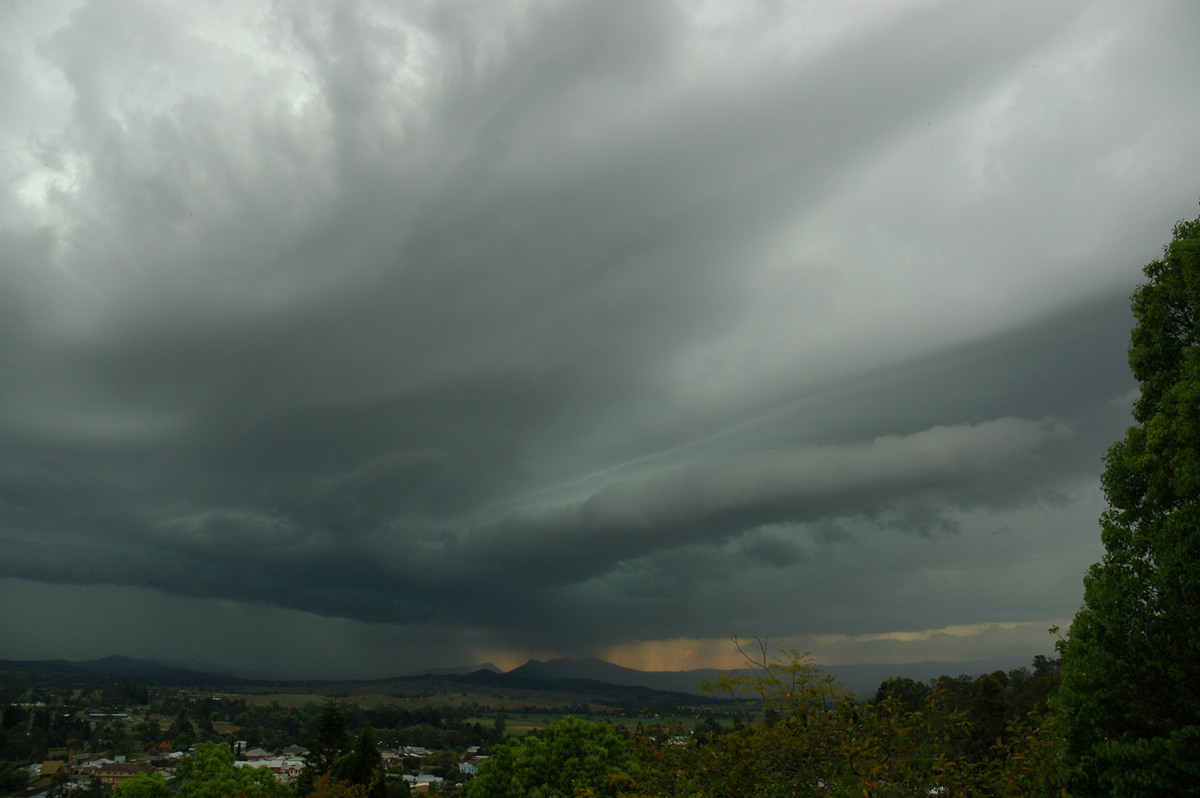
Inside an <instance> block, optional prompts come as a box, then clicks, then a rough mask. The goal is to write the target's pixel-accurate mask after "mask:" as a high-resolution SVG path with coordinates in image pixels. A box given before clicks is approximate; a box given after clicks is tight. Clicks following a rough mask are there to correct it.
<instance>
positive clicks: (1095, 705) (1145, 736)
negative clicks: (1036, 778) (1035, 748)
mask: <svg viewBox="0 0 1200 798" xmlns="http://www.w3.org/2000/svg"><path fill="white" fill-rule="evenodd" d="M1143 273H1144V274H1145V276H1146V278H1147V281H1146V282H1145V283H1144V284H1142V285H1141V286H1139V287H1138V289H1137V290H1136V291H1135V292H1134V294H1133V297H1132V308H1133V315H1134V318H1135V321H1136V323H1135V326H1134V328H1133V333H1132V336H1131V343H1130V347H1129V365H1130V367H1131V368H1132V370H1133V375H1134V377H1135V378H1136V379H1137V380H1138V381H1139V382H1140V383H1141V393H1140V396H1139V398H1138V399H1137V402H1136V403H1135V405H1134V410H1133V418H1134V421H1135V422H1136V423H1135V425H1134V426H1132V427H1130V428H1129V430H1128V431H1127V432H1126V435H1125V438H1124V439H1123V440H1121V441H1118V442H1117V443H1115V444H1114V445H1113V446H1112V447H1111V448H1110V449H1109V450H1108V453H1107V454H1106V456H1105V458H1104V463H1105V470H1104V475H1103V477H1102V479H1101V486H1102V487H1103V489H1104V494H1105V497H1106V498H1107V500H1108V509H1107V510H1106V511H1105V512H1104V514H1103V515H1102V516H1101V519H1100V524H1101V530H1102V532H1101V539H1102V541H1103V543H1104V548H1105V554H1104V557H1103V558H1102V559H1101V561H1100V562H1098V563H1096V564H1095V565H1093V566H1092V567H1091V568H1090V569H1089V570H1088V572H1087V575H1086V577H1085V578H1084V602H1083V607H1082V608H1081V609H1080V610H1079V612H1078V614H1077V615H1076V616H1075V620H1074V622H1073V623H1072V625H1071V629H1070V633H1069V635H1068V636H1067V638H1066V639H1065V641H1064V642H1063V643H1062V646H1061V648H1062V652H1063V663H1062V668H1061V680H1062V681H1061V687H1060V690H1059V701H1060V703H1061V704H1062V706H1063V707H1064V708H1065V709H1066V710H1067V711H1068V713H1069V714H1068V718H1067V726H1068V738H1069V743H1070V751H1071V755H1072V757H1073V759H1074V760H1075V761H1076V762H1078V763H1079V764H1080V765H1081V766H1082V772H1083V774H1084V775H1083V777H1082V778H1081V779H1080V783H1079V784H1077V785H1076V790H1077V792H1078V793H1079V794H1082V795H1122V796H1138V795H1183V794H1185V793H1187V794H1191V792H1192V791H1194V789H1195V785H1196V784H1197V783H1198V782H1200V636H1197V635H1196V634H1195V629H1196V628H1197V625H1200V218H1197V219H1196V220H1194V221H1190V222H1179V223H1178V224H1177V225H1176V226H1175V228H1174V236H1173V238H1172V240H1171V242H1170V243H1169V244H1168V245H1167V246H1165V247H1164V248H1163V257H1162V258H1161V259H1159V260H1156V261H1153V262H1151V263H1149V264H1147V265H1146V267H1145V268H1144V269H1143Z"/></svg>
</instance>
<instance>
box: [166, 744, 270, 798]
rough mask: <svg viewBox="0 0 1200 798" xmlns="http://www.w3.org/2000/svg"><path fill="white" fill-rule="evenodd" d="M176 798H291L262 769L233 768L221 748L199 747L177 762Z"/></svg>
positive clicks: (221, 746) (224, 748)
mask: <svg viewBox="0 0 1200 798" xmlns="http://www.w3.org/2000/svg"><path fill="white" fill-rule="evenodd" d="M176 775H177V776H178V778H179V789H178V790H177V792H176V793H175V795H176V798H230V796H238V797H239V798H291V795H292V791H291V790H290V789H288V788H287V787H285V786H284V785H282V784H280V783H279V782H278V781H276V780H275V777H274V776H273V775H272V774H271V771H269V770H267V769H266V768H255V767H237V766H236V765H234V763H233V754H231V753H230V752H229V750H228V749H227V748H226V747H225V746H223V745H217V744H216V743H201V744H200V745H198V746H196V753H194V754H191V755H190V756H185V757H184V758H183V759H181V760H179V769H178V771H177V772H176Z"/></svg>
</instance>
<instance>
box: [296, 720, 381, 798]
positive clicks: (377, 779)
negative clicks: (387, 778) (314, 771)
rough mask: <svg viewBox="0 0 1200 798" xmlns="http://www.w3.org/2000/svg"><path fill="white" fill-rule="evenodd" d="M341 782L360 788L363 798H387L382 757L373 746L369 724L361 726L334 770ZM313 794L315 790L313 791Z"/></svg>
mask: <svg viewBox="0 0 1200 798" xmlns="http://www.w3.org/2000/svg"><path fill="white" fill-rule="evenodd" d="M334 773H335V774H336V775H337V778H338V779H340V780H341V781H344V782H346V783H347V784H350V785H355V786H359V787H362V788H363V789H364V790H365V791H366V792H365V794H364V798H387V785H386V784H384V780H383V757H382V756H381V755H380V753H379V747H378V746H377V745H376V744H375V732H374V731H373V730H372V729H371V724H369V723H368V724H366V725H365V726H363V728H362V731H361V732H359V735H358V737H357V738H355V741H354V745H353V747H352V748H351V749H350V751H349V752H348V753H347V754H346V755H345V756H344V757H342V759H341V761H339V762H338V763H337V767H335V768H334ZM314 792H315V790H314Z"/></svg>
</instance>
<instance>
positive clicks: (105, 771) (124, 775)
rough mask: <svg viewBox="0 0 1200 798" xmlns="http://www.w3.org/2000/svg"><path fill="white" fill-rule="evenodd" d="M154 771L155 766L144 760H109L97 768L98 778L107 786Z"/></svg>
mask: <svg viewBox="0 0 1200 798" xmlns="http://www.w3.org/2000/svg"><path fill="white" fill-rule="evenodd" d="M153 772H154V768H153V767H151V766H150V765H147V764H145V763H144V762H108V763H106V764H103V765H101V766H100V767H99V768H98V769H97V770H96V780H97V781H99V782H100V783H101V784H103V785H104V786H105V787H112V786H114V785H117V784H120V783H121V782H123V781H125V780H126V779H132V778H133V777H134V776H136V775H137V774H139V773H153Z"/></svg>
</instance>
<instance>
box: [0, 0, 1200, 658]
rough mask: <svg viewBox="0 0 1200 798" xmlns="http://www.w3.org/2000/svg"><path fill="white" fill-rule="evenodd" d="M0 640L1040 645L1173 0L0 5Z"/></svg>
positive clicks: (1071, 573) (101, 648)
mask: <svg viewBox="0 0 1200 798" xmlns="http://www.w3.org/2000/svg"><path fill="white" fill-rule="evenodd" d="M0 31H2V33H0V385H2V386H3V387H2V388H0V600H2V602H3V604H2V606H3V607H4V612H3V615H4V620H3V622H2V623H0V658H9V659H29V658H45V657H66V658H87V657H95V656H104V655H107V654H126V655H132V656H153V657H164V658H169V659H186V658H194V659H202V660H207V661H211V662H217V663H222V664H232V665H238V666H246V667H255V668H258V669H260V670H269V671H273V672H278V673H285V674H289V675H358V676H382V675H394V674H398V673H403V672H407V671H410V670H412V669H415V668H419V667H425V666H431V665H458V664H464V663H471V662H482V661H485V660H491V661H493V662H495V663H496V664H498V665H500V666H502V667H508V666H512V665H516V664H519V663H520V662H523V661H524V660H525V659H526V658H528V657H531V656H535V657H539V658H546V657H550V656H587V655H595V656H601V657H604V658H607V659H610V660H612V661H615V662H618V663H621V664H625V665H629V666H632V667H643V668H654V669H669V670H680V669H685V668H692V667H701V666H708V665H718V666H729V665H732V664H735V660H734V659H733V658H732V657H731V654H732V646H731V644H730V638H731V637H732V636H733V635H735V634H738V635H741V636H754V635H758V636H766V637H769V638H770V640H771V641H772V643H773V644H778V645H781V646H786V647H790V648H796V649H799V650H804V651H810V652H812V654H813V655H814V656H815V657H816V658H817V660H818V661H820V662H825V663H829V664H837V663H850V662H903V661H916V660H927V659H944V660H962V659H975V658H984V657H992V656H1013V655H1015V656H1023V655H1028V656H1029V657H1032V656H1033V655H1034V654H1037V653H1051V651H1052V644H1053V637H1052V636H1050V635H1049V634H1048V633H1047V631H1046V630H1047V627H1049V626H1051V625H1053V624H1065V623H1067V622H1069V619H1070V617H1071V616H1072V615H1073V613H1074V611H1075V610H1076V609H1077V607H1078V604H1079V602H1080V599H1081V596H1082V583H1081V579H1082V576H1083V572H1084V570H1085V568H1086V567H1087V565H1088V564H1089V563H1091V562H1092V561H1094V560H1095V559H1097V558H1098V557H1099V555H1100V553H1101V548H1100V544H1099V533H1098V527H1097V524H1096V518H1097V516H1098V514H1099V513H1100V512H1101V510H1102V509H1103V498H1102V496H1101V495H1100V493H1099V490H1098V488H1097V481H1098V478H1099V474H1100V471H1101V468H1102V463H1101V457H1102V455H1103V452H1104V450H1105V449H1106V447H1107V446H1108V445H1109V444H1110V443H1111V442H1113V441H1114V440H1116V439H1117V438H1119V437H1120V436H1121V434H1122V433H1123V431H1124V429H1125V427H1126V426H1127V424H1128V423H1129V410H1130V404H1131V401H1132V396H1133V392H1134V391H1135V390H1136V385H1135V383H1134V382H1133V381H1132V379H1131V377H1130V376H1129V372H1128V368H1127V365H1126V363H1125V349H1126V345H1127V340H1128V332H1129V327H1130V324H1131V320H1130V315H1129V311H1128V296H1129V294H1130V292H1131V291H1132V290H1133V288H1134V286H1135V285H1136V284H1137V282H1138V281H1139V279H1140V277H1141V275H1140V267H1141V266H1142V265H1143V264H1145V263H1146V262H1147V261H1149V260H1152V259H1154V258H1155V257H1157V255H1158V254H1159V253H1160V252H1161V247H1162V245H1163V244H1164V243H1165V242H1166V241H1167V240H1169V238H1170V231H1171V227H1172V225H1173V224H1174V222H1175V221H1176V220H1178V219H1181V218H1192V217H1194V216H1195V215H1196V201H1197V197H1198V196H1200V103H1197V102H1196V99H1197V98H1198V97H1200V78H1198V76H1200V47H1197V46H1196V41H1197V36H1198V35H1200V5H1197V4H1196V3H1195V2H1193V0H1179V1H1178V2H1169V1H1166V0H1164V1H1162V2H1159V1H1158V0H1150V1H1149V2H1140V3H1130V2H1126V0H1110V1H1109V2H1067V1H1066V0H1063V2H1045V0H1029V2H1012V0H978V1H976V2H969V3H963V2H950V1H948V0H947V1H946V2H931V1H912V2H890V1H889V2H865V0H864V1H863V2H845V0H825V1H821V2H817V1H810V0H806V1H805V2H799V1H797V2H783V1H782V0H780V1H778V2H771V1H770V0H761V1H760V2H743V1H741V0H729V1H728V2H721V1H720V0H706V1H705V2H682V1H681V2H675V3H671V2H666V1H665V0H664V2H647V1H646V0H604V2H538V1H537V0H534V1H532V2H496V1H495V0H475V2H466V1H464V2H457V1H455V0H450V1H449V2H433V1H432V0H430V1H429V2H408V3H399V2H382V1H381V2H347V3H329V2H325V0H309V1H308V2H305V1H303V0H298V1H297V2H290V1H289V2H274V3H260V4H258V5H254V4H251V3H248V2H246V0H228V2H224V1H222V0H210V1H208V2H203V3H200V2H182V0H181V1H180V2H174V3H170V2H162V0H144V1H143V2H136V1H135V0H103V2H101V1H100V0H95V1H93V2H74V3H71V2H46V1H45V0H4V1H3V2H2V3H0Z"/></svg>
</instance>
